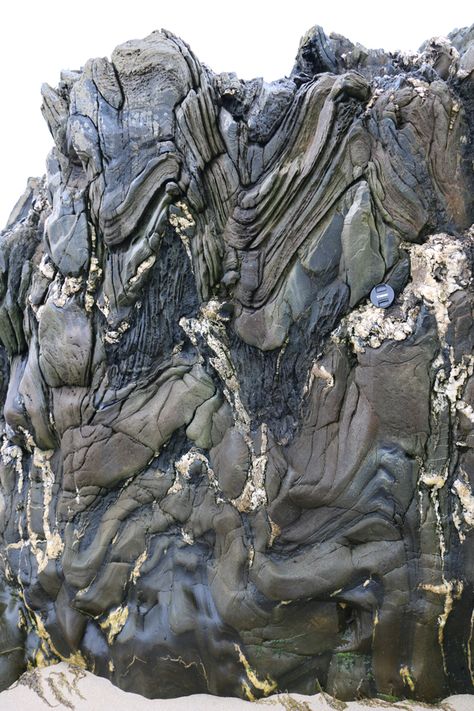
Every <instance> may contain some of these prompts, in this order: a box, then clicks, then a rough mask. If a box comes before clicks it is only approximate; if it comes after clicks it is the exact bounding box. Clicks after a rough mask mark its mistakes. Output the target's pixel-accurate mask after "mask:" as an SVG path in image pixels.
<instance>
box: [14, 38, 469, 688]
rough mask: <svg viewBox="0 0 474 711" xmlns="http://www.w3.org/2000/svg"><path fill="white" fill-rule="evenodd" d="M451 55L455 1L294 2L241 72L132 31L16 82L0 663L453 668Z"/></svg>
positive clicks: (292, 677) (155, 670)
mask: <svg viewBox="0 0 474 711" xmlns="http://www.w3.org/2000/svg"><path fill="white" fill-rule="evenodd" d="M473 67H474V29H472V28H471V29H470V30H468V29H465V30H461V31H456V32H455V33H453V34H452V35H451V36H450V38H449V40H446V39H443V40H440V39H437V40H432V41H430V42H428V43H427V44H426V46H424V47H423V48H421V50H420V53H419V54H417V55H415V56H407V55H403V54H399V53H397V54H387V53H384V52H382V51H381V50H377V51H368V50H365V49H364V48H363V47H361V46H360V45H353V44H352V43H351V42H349V41H348V40H347V39H345V38H343V37H341V36H338V35H332V36H331V37H329V38H328V37H326V36H325V34H324V33H323V31H322V30H321V29H320V28H318V27H316V28H314V29H312V30H311V31H310V32H309V33H308V34H307V35H306V36H305V37H304V38H303V40H302V43H301V46H300V48H299V51H298V56H297V60H296V64H295V66H294V69H293V71H292V73H291V75H290V77H289V78H285V79H282V80H279V81H275V82H272V83H270V84H269V83H265V82H264V81H262V80H260V79H256V80H254V81H246V82H244V81H240V80H239V79H238V78H237V77H236V76H235V75H233V74H220V75H215V74H213V73H212V72H211V71H210V70H209V69H207V68H206V67H205V66H203V65H201V64H200V63H199V61H198V60H197V59H196V58H195V57H194V55H193V54H192V52H191V51H190V49H189V48H188V47H187V45H186V44H184V42H182V41H181V40H180V39H178V38H177V37H175V36H173V35H171V34H170V33H168V32H161V33H159V32H155V33H153V34H152V35H150V36H149V37H147V38H146V39H144V40H140V41H132V42H127V43H126V44H124V45H122V46H120V47H118V48H117V49H116V50H115V51H114V53H113V55H112V59H111V61H108V60H106V59H95V60H92V61H89V62H87V64H86V65H85V67H84V69H83V70H81V71H78V72H65V73H63V74H62V76H61V82H60V84H59V87H58V88H57V89H56V90H53V89H52V88H50V87H49V86H46V87H45V88H44V89H43V97H44V103H43V113H44V116H45V118H46V120H47V122H48V124H49V127H50V129H51V133H52V135H53V137H54V140H55V144H56V147H55V148H54V149H53V151H52V152H51V154H50V156H49V158H48V165H47V168H48V175H47V179H46V182H44V181H43V180H37V181H30V183H29V188H28V190H27V192H26V193H25V196H24V197H23V198H22V199H21V200H20V202H19V203H18V205H17V206H16V208H15V210H14V212H13V215H12V217H11V219H10V221H9V224H8V226H7V229H6V230H5V231H4V232H3V233H2V235H1V275H2V280H1V304H0V306H1V308H0V337H1V341H2V344H3V348H2V350H1V361H0V362H1V372H2V397H3V401H4V405H3V446H2V449H1V455H2V462H3V463H2V467H1V474H0V481H1V497H0V501H1V506H0V531H1V535H2V537H3V544H2V549H1V561H2V571H3V583H2V586H3V591H2V593H1V596H2V601H3V602H2V609H3V614H2V617H1V619H0V678H1V684H2V685H3V686H5V685H7V684H9V683H11V681H13V680H14V679H15V678H16V677H17V676H18V674H19V673H20V672H21V671H22V670H23V669H24V667H25V664H26V663H27V662H29V663H31V664H38V665H41V664H45V663H52V662H53V661H54V660H58V659H64V660H68V661H70V662H74V663H76V664H79V665H83V666H84V667H87V668H88V669H90V670H92V671H94V672H95V673H96V674H99V675H102V676H107V677H109V678H110V679H111V680H112V681H113V682H114V683H115V684H117V685H118V686H120V687H122V688H123V689H126V690H131V691H135V692H139V693H141V694H143V695H145V696H150V697H153V696H156V697H167V696H175V695H181V694H187V693H193V692H206V691H208V692H210V693H213V694H227V695H229V694H234V695H238V696H244V697H245V696H246V697H249V698H255V697H260V696H262V695H268V694H270V693H272V692H274V691H277V690H289V691H297V692H302V693H307V694H309V693H314V692H315V691H316V690H317V689H318V688H320V687H322V688H323V689H326V690H327V691H329V692H331V693H332V694H335V695H337V696H339V697H342V698H354V697H356V696H358V695H369V696H370V695H377V694H386V695H395V696H413V697H416V698H420V699H425V700H430V699H436V698H440V697H442V696H444V695H447V694H448V693H453V692H465V691H472V690H473V680H474V639H473V638H474V635H473V621H474V612H473V610H474V588H473V584H474V494H473V491H472V488H471V487H472V485H473V484H474V454H473V447H474V436H473V422H474V411H473V407H472V403H473V394H474V376H473V369H474V357H473V354H472V349H473V340H474V328H473V323H472V309H473V301H474V297H473V290H472V283H471V279H472V257H473V242H474V232H473V231H469V226H470V224H471V223H472V221H473V204H472V195H473V186H474V181H473V174H472V158H473V149H472V146H473V144H472V140H473V129H474V109H473V77H474V74H473ZM380 282H386V283H388V284H390V285H391V286H392V287H393V289H394V290H395V293H396V295H397V298H396V301H395V302H394V304H393V306H391V307H390V308H389V309H387V310H386V311H384V310H382V309H379V308H376V307H375V306H372V305H371V303H370V302H369V300H368V295H369V293H370V290H371V289H372V287H373V286H374V285H376V284H378V283H380Z"/></svg>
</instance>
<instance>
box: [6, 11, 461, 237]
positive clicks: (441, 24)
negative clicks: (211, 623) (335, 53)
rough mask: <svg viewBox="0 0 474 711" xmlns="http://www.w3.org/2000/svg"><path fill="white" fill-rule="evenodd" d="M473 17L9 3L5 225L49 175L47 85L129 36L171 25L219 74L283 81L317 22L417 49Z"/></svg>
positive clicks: (373, 41)
mask: <svg viewBox="0 0 474 711" xmlns="http://www.w3.org/2000/svg"><path fill="white" fill-rule="evenodd" d="M473 21H474V11H473V4H472V2H471V0H451V1H450V2H441V0H431V2H421V1H419V0H386V1H385V2H383V0H379V1H378V2H376V1H371V0H352V1H349V0H319V1H317V0H314V1H313V2H310V1H306V2H304V1H303V0H284V1H282V0H275V1H274V2H269V1H267V0H231V1H230V2H224V1H222V2H218V1H217V0H194V1H193V0H166V1H165V2H163V0H147V1H146V0H115V1H114V0H106V1H105V2H104V0H43V1H42V2H41V1H40V0H3V3H2V9H1V14H0V155H1V157H2V167H1V171H0V188H1V190H0V227H1V226H3V225H4V224H5V222H6V220H7V218H8V215H9V213H10V210H11V208H12V207H13V205H14V203H15V202H16V200H17V198H18V197H19V196H20V195H21V193H22V192H23V190H24V187H25V185H26V179H27V177H28V176H30V175H42V174H43V173H44V163H45V158H46V154H47V152H48V151H49V149H50V147H51V145H52V139H51V137H50V135H49V132H48V130H47V128H46V124H45V123H44V121H43V118H42V115H41V112H40V104H41V96H40V86H41V84H42V83H43V82H45V81H46V82H48V83H49V84H51V85H53V86H56V84H57V82H58V80H59V72H60V70H61V69H78V68H80V67H81V66H82V65H83V64H84V63H85V62H86V60H87V59H88V58H89V57H99V56H109V57H110V54H111V52H112V50H113V48H114V47H115V46H116V45H117V44H120V43H121V42H124V41H125V40H128V39H134V38H137V37H144V36H146V35H147V34H149V33H150V32H152V31H153V30H155V29H161V28H163V27H164V28H165V29H168V30H171V31H172V32H174V33H175V34H177V35H179V36H180V37H182V38H183V39H184V40H185V41H186V42H187V43H188V44H189V45H190V46H191V48H192V49H193V51H194V52H195V54H196V55H197V56H198V57H199V59H200V60H201V61H202V62H204V63H206V64H207V65H208V66H209V67H211V68H212V69H214V71H216V72H219V71H235V72H236V73H237V74H238V75H239V76H240V77H241V78H243V79H250V78H252V77H254V76H263V77H264V78H265V79H277V78H279V77H281V76H285V75H286V74H288V73H289V72H290V71H291V68H292V66H293V60H294V57H295V54H296V51H297V49H298V43H299V39H300V37H301V36H302V35H303V34H304V33H305V32H306V30H308V29H309V28H310V27H311V26H312V25H315V24H319V25H322V26H323V28H324V30H325V31H326V33H327V34H329V32H331V31H335V32H339V33H341V34H343V35H345V36H346V37H348V38H349V39H351V40H352V41H353V42H361V43H362V44H364V45H365V46H367V47H384V48H385V49H397V48H399V49H416V48H418V47H419V45H420V44H421V43H422V42H423V40H425V39H428V38H429V37H431V36H433V35H443V34H447V33H448V32H450V31H451V30H452V29H454V28H455V27H463V26H465V25H470V24H471V23H472V22H473Z"/></svg>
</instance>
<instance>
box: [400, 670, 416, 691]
mask: <svg viewBox="0 0 474 711" xmlns="http://www.w3.org/2000/svg"><path fill="white" fill-rule="evenodd" d="M400 676H401V677H402V680H403V683H404V684H405V686H408V688H409V689H410V691H415V682H414V681H413V679H412V677H411V673H410V670H409V668H408V667H407V666H406V665H405V666H403V667H401V669H400Z"/></svg>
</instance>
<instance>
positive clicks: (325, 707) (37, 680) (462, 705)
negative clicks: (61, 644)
mask: <svg viewBox="0 0 474 711" xmlns="http://www.w3.org/2000/svg"><path fill="white" fill-rule="evenodd" d="M32 687H33V688H32ZM53 688H55V689H56V694H54V693H53ZM35 689H36V690H35ZM41 696H43V698H41ZM51 707H53V708H55V709H70V711H72V709H74V711H110V710H112V711H251V710H252V708H253V711H256V707H260V708H261V709H262V711H264V708H265V707H266V708H267V709H268V711H342V710H343V709H345V710H346V711H371V710H374V709H375V710H376V709H380V710H381V709H383V711H426V709H427V708H429V709H431V710H432V711H438V710H439V711H474V696H469V695H467V694H466V695H459V696H451V697H449V698H448V699H446V700H445V701H444V702H443V703H442V704H440V705H439V706H429V707H428V706H426V705H420V704H416V703H412V702H407V701H404V702H398V703H396V704H392V703H386V702H380V701H378V702H376V701H373V700H369V701H367V702H366V703H364V702H362V701H357V702H356V701H351V702H349V703H347V704H344V703H343V702H341V701H336V700H335V699H332V698H331V697H328V696H326V695H322V694H317V695H316V696H302V695H301V694H291V695H287V694H280V695H278V696H273V697H271V698H269V699H265V700H262V701H259V702H257V703H256V704H255V703H251V702H249V701H240V700H239V699H233V698H219V697H216V696H208V695H205V694H197V695H195V696H182V697H181V698H178V699H169V700H159V699H156V700H153V701H151V700H150V699H145V698H144V697H143V696H139V695H138V694H129V693H127V692H125V691H120V689H117V687H115V686H113V685H112V684H111V683H110V681H107V680H106V679H101V678H100V677H98V676H94V675H93V674H90V673H89V672H83V671H81V670H75V669H73V668H71V667H68V665H67V664H64V663H61V664H57V665H56V666H53V667H48V668H47V669H42V670H41V671H35V672H30V673H27V674H24V675H23V677H22V678H21V680H20V681H19V682H17V683H16V684H14V685H13V686H12V687H11V688H10V689H8V690H7V691H3V692H2V693H1V694H0V711H47V709H48V708H51Z"/></svg>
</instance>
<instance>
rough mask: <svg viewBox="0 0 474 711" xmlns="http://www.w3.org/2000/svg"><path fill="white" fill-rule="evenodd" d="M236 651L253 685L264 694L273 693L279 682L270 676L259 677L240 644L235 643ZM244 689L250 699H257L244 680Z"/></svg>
mask: <svg viewBox="0 0 474 711" xmlns="http://www.w3.org/2000/svg"><path fill="white" fill-rule="evenodd" d="M234 648H235V651H236V652H237V653H238V655H239V661H240V663H241V664H242V665H243V667H244V669H245V673H246V674H247V679H248V680H249V682H250V683H251V684H252V686H253V687H254V688H255V689H258V690H259V691H262V692H263V695H264V696H268V695H269V694H271V693H272V692H273V691H275V689H276V688H277V683H276V681H273V679H271V678H270V677H266V678H265V679H263V680H262V679H259V678H258V676H257V673H256V672H255V671H254V670H253V669H252V667H251V666H250V664H249V661H248V659H247V657H246V656H245V654H244V653H243V652H242V650H241V648H240V647H239V645H238V644H234ZM242 686H243V689H244V691H245V694H246V695H247V698H248V699H249V700H250V701H255V696H254V695H253V693H252V692H251V690H250V687H249V685H248V684H247V683H246V682H243V684H242Z"/></svg>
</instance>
